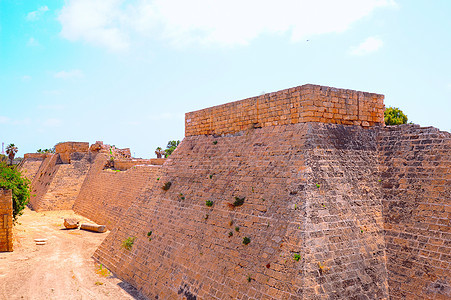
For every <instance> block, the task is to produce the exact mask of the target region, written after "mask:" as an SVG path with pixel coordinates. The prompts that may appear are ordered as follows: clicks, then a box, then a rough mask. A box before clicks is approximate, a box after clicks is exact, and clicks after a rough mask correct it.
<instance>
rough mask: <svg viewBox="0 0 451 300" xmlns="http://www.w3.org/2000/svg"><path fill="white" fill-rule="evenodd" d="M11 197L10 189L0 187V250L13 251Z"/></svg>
mask: <svg viewBox="0 0 451 300" xmlns="http://www.w3.org/2000/svg"><path fill="white" fill-rule="evenodd" d="M12 229H13V198H12V191H11V190H4V189H0V252H2V251H13V230H12Z"/></svg>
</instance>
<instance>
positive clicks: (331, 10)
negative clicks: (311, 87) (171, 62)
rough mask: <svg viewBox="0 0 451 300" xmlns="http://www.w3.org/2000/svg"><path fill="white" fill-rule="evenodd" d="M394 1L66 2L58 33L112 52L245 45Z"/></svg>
mask: <svg viewBox="0 0 451 300" xmlns="http://www.w3.org/2000/svg"><path fill="white" fill-rule="evenodd" d="M380 7H396V3H395V2H394V1H393V0H341V1H337V0H317V1H309V0H279V1H269V0H247V1H239V0H229V1H223V0H193V1H186V0H153V1H151V0H131V1H124V0H111V1H102V0H76V1H75V0H69V1H68V2H67V3H66V5H65V6H64V7H63V9H62V10H61V13H60V15H59V21H60V22H61V24H62V31H61V34H62V36H63V37H65V38H67V39H69V40H72V41H77V40H82V41H87V42H90V43H93V44H96V45H101V46H105V47H107V48H109V49H112V50H124V49H127V48H128V47H129V46H130V44H131V43H132V41H133V40H134V39H136V38H138V39H140V38H141V39H142V38H149V37H150V38H163V39H166V40H168V41H169V42H170V43H172V44H174V45H184V44H187V43H196V44H206V45H211V44H213V45H227V46H231V45H246V44H248V43H250V42H251V41H252V40H253V39H255V38H256V37H258V36H260V35H262V34H285V35H288V36H289V37H290V38H291V40H292V41H294V42H296V41H300V40H303V39H305V38H306V37H309V36H312V35H318V34H324V33H334V32H335V33H336V32H343V31H345V30H347V29H348V28H349V27H350V26H351V25H352V24H353V23H355V22H356V21H358V20H360V19H362V18H363V17H365V16H367V15H368V14H370V13H371V12H372V11H374V10H375V9H377V8H380Z"/></svg>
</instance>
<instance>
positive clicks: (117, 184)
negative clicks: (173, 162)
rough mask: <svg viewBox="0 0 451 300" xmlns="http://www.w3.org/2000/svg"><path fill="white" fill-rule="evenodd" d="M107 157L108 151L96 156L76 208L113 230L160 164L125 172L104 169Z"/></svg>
mask: <svg viewBox="0 0 451 300" xmlns="http://www.w3.org/2000/svg"><path fill="white" fill-rule="evenodd" d="M108 160H109V156H108V155H107V154H103V153H100V154H98V155H97V157H96V159H95V161H94V163H93V165H92V167H91V169H90V170H89V172H88V173H87V175H86V178H85V180H84V182H83V185H82V187H81V191H80V193H79V194H78V196H77V198H76V200H75V204H74V206H73V209H74V211H75V212H76V213H78V214H81V215H83V216H85V217H87V218H89V219H91V220H93V221H94V222H96V223H98V224H103V225H106V226H107V228H108V229H110V230H111V229H113V228H114V227H115V226H116V223H117V221H118V220H119V219H120V217H121V216H122V215H123V214H124V213H125V212H126V211H127V209H128V208H129V207H130V205H131V204H132V202H133V201H134V200H135V198H136V197H137V196H138V195H140V194H141V193H142V191H143V190H144V189H145V188H146V186H147V184H148V182H150V181H152V182H153V181H156V180H157V178H158V177H159V172H160V168H161V167H160V166H154V165H135V166H132V167H130V168H129V169H128V170H126V171H120V170H111V169H104V167H105V165H106V164H107V162H108Z"/></svg>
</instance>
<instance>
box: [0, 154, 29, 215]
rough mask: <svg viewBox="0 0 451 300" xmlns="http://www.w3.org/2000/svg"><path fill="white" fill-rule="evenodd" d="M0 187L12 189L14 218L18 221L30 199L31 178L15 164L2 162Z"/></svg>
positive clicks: (0, 165) (0, 164)
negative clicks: (23, 173) (24, 174)
mask: <svg viewBox="0 0 451 300" xmlns="http://www.w3.org/2000/svg"><path fill="white" fill-rule="evenodd" d="M0 188H4V189H10V190H12V194H13V219H14V221H16V220H17V217H18V216H20V215H21V214H22V213H23V210H24V208H25V206H26V205H27V203H28V201H29V200H30V180H28V178H26V177H25V176H23V175H22V173H21V172H20V171H19V170H18V169H17V167H16V166H15V165H7V164H6V163H5V162H0Z"/></svg>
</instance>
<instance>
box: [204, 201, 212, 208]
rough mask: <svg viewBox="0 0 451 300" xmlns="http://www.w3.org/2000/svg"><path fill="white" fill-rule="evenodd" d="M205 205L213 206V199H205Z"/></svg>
mask: <svg viewBox="0 0 451 300" xmlns="http://www.w3.org/2000/svg"><path fill="white" fill-rule="evenodd" d="M205 205H206V206H208V207H212V206H213V201H210V200H207V201H205Z"/></svg>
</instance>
